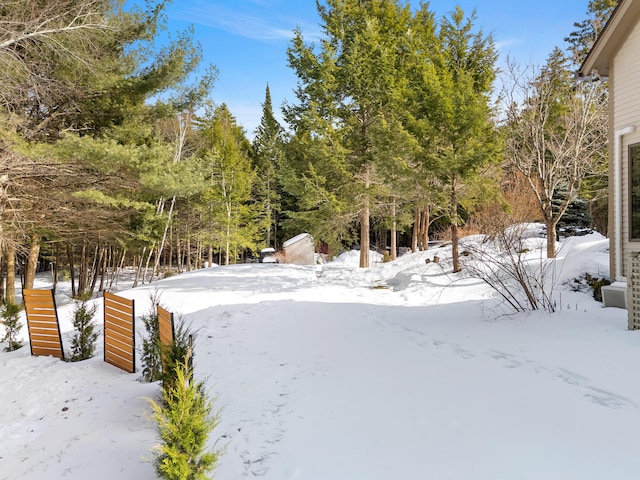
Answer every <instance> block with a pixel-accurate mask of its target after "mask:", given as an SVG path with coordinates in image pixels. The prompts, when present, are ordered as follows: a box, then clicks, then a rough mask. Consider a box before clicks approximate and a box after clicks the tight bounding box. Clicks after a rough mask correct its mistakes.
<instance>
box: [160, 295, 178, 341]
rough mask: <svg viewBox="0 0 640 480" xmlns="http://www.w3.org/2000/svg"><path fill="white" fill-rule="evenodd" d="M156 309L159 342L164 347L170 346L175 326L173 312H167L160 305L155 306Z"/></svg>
mask: <svg viewBox="0 0 640 480" xmlns="http://www.w3.org/2000/svg"><path fill="white" fill-rule="evenodd" d="M157 311H158V333H159V336H160V343H161V344H162V345H164V346H165V347H168V346H170V345H171V344H172V343H173V336H174V334H175V327H174V324H173V313H171V312H168V311H167V310H165V309H164V308H162V307H161V306H160V305H158V307H157Z"/></svg>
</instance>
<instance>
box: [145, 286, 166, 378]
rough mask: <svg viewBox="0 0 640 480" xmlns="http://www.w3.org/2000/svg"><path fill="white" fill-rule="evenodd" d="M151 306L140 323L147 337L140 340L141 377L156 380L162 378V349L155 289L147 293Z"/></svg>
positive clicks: (157, 299)
mask: <svg viewBox="0 0 640 480" xmlns="http://www.w3.org/2000/svg"><path fill="white" fill-rule="evenodd" d="M149 299H150V300H151V307H150V308H149V311H148V312H147V313H146V314H145V315H143V316H142V323H143V324H144V326H145V328H146V330H147V337H146V338H144V339H143V340H142V352H141V361H142V379H143V380H144V381H146V382H156V381H158V380H161V379H162V351H161V345H160V327H159V325H158V305H160V295H159V294H158V292H157V291H155V292H153V293H151V294H149Z"/></svg>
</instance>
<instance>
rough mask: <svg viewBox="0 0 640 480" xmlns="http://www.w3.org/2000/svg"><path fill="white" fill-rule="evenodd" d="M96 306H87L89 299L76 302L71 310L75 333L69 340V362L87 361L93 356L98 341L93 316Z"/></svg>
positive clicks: (83, 298)
mask: <svg viewBox="0 0 640 480" xmlns="http://www.w3.org/2000/svg"><path fill="white" fill-rule="evenodd" d="M97 309H98V306H97V305H96V304H93V305H90V304H89V297H88V296H86V295H85V296H84V297H81V298H80V300H76V302H75V306H74V309H73V320H72V324H73V328H74V329H75V332H74V334H73V338H72V339H71V361H72V362H78V361H80V360H87V359H88V358H91V357H92V356H93V352H94V351H95V348H96V341H97V340H98V332H97V331H96V324H95V315H96V311H97Z"/></svg>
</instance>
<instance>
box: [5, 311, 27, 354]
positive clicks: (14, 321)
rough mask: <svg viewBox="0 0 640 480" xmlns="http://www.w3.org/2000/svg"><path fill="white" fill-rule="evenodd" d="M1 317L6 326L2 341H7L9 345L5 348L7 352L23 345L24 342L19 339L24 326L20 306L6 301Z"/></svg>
mask: <svg viewBox="0 0 640 480" xmlns="http://www.w3.org/2000/svg"><path fill="white" fill-rule="evenodd" d="M0 317H1V318H2V320H1V321H0V323H2V325H3V326H4V337H2V340H0V341H2V342H7V346H6V347H5V348H4V350H5V351H6V352H13V351H14V350H17V349H19V348H20V347H22V342H19V341H18V333H19V332H20V329H21V328H22V324H21V323H20V306H19V305H17V304H15V303H11V302H8V303H6V304H5V305H4V307H2V314H1V315H0Z"/></svg>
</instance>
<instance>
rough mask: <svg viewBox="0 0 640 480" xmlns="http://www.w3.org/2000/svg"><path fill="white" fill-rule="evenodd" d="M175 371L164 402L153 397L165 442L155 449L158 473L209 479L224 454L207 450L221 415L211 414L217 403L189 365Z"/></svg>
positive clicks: (171, 479) (169, 479) (178, 479)
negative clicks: (195, 378) (210, 473)
mask: <svg viewBox="0 0 640 480" xmlns="http://www.w3.org/2000/svg"><path fill="white" fill-rule="evenodd" d="M174 371H175V382H174V383H173V385H172V386H171V388H165V389H163V400H164V402H163V404H162V405H161V404H158V403H156V402H154V401H153V400H149V401H150V403H151V407H152V409H153V414H154V419H155V420H156V422H157V425H158V433H159V434H160V439H161V441H162V443H161V444H160V445H158V446H156V447H155V448H154V454H155V458H154V465H155V468H156V473H157V474H158V476H159V477H160V478H162V479H166V480H205V479H208V478H210V477H209V475H208V472H210V471H212V470H213V469H214V468H215V465H216V463H217V462H218V458H219V455H220V451H206V445H207V440H208V437H209V434H210V433H211V432H212V431H213V429H214V428H215V427H216V426H217V425H218V422H219V419H218V415H213V416H212V415H211V410H212V407H213V402H212V401H211V400H209V399H208V398H207V395H206V392H205V389H204V385H203V384H202V383H201V382H197V383H195V382H194V381H193V374H192V373H191V372H190V369H189V367H187V366H186V365H185V364H184V363H181V364H177V365H176V367H175V369H174Z"/></svg>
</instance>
